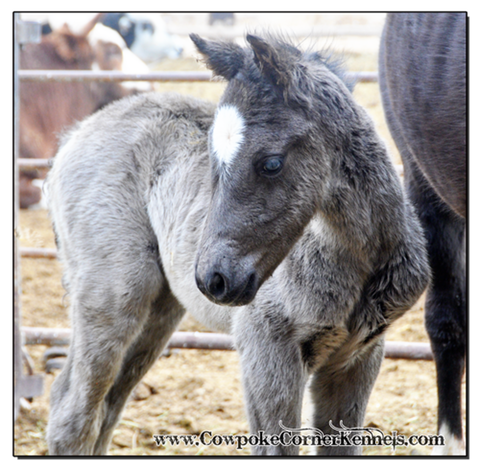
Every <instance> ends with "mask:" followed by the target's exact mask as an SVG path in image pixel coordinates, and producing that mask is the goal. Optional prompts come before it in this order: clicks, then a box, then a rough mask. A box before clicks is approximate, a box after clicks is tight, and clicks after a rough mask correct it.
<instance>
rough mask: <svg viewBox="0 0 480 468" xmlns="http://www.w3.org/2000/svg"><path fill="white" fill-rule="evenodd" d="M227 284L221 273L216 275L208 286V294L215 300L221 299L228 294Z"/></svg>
mask: <svg viewBox="0 0 480 468" xmlns="http://www.w3.org/2000/svg"><path fill="white" fill-rule="evenodd" d="M226 289H227V283H226V281H225V278H224V277H223V276H222V275H221V274H220V273H214V274H213V275H212V277H211V278H210V281H209V282H208V285H207V290H208V292H209V293H210V294H211V295H212V296H213V297H214V298H215V299H221V298H222V297H223V296H224V295H225V292H226Z"/></svg>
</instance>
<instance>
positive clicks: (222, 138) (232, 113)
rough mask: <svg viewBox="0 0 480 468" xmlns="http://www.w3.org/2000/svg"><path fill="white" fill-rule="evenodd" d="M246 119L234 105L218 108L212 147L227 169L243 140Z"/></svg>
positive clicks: (221, 163) (213, 129)
mask: <svg viewBox="0 0 480 468" xmlns="http://www.w3.org/2000/svg"><path fill="white" fill-rule="evenodd" d="M244 129H245V121H244V119H243V117H242V116H241V115H240V113H239V112H238V109H237V108H236V107H233V106H229V105H225V106H222V107H219V108H218V109H217V112H216V115H215V120H214V122H213V128H212V149H213V154H214V156H215V157H216V158H217V160H218V162H219V163H220V165H221V166H224V167H225V168H226V169H227V170H228V168H229V166H230V165H231V164H232V161H233V159H234V158H235V156H236V154H237V153H238V150H239V149H240V145H241V144H242V141H243V132H244Z"/></svg>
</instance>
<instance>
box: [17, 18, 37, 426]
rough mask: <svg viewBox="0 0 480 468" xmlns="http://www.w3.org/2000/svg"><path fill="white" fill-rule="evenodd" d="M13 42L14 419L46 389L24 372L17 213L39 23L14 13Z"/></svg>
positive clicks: (35, 378) (35, 377) (33, 377)
mask: <svg viewBox="0 0 480 468" xmlns="http://www.w3.org/2000/svg"><path fill="white" fill-rule="evenodd" d="M13 34H14V37H13V42H14V52H13V55H14V58H13V59H14V65H13V66H14V143H13V145H14V161H13V166H14V167H13V171H14V226H13V227H14V232H13V246H14V247H13V268H14V280H13V282H14V286H13V287H14V298H13V301H14V304H13V308H14V333H13V346H14V350H13V353H14V373H13V382H14V384H13V385H14V420H16V419H17V416H18V413H19V410H20V398H21V397H27V398H30V397H33V396H37V395H41V394H42V393H43V376H42V375H24V374H23V363H22V335H21V332H20V324H21V304H20V297H21V286H20V284H21V281H20V257H19V248H18V235H19V231H18V226H19V221H18V215H19V208H20V202H19V173H18V164H17V160H18V145H19V130H18V129H19V122H20V115H19V111H20V94H19V93H20V91H19V79H18V67H19V58H20V57H19V54H20V44H25V43H27V42H39V41H40V24H37V23H32V22H26V21H21V20H20V14H19V13H15V14H14V15H13Z"/></svg>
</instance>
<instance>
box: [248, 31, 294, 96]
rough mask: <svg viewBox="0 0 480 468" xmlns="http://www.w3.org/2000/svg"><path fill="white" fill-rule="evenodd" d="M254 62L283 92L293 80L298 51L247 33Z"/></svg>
mask: <svg viewBox="0 0 480 468" xmlns="http://www.w3.org/2000/svg"><path fill="white" fill-rule="evenodd" d="M246 39H247V41H248V42H249V44H250V46H251V47H252V50H253V53H254V60H255V64H256V65H257V67H258V68H259V70H260V72H261V73H262V75H263V76H264V77H265V78H267V79H268V80H269V81H270V82H271V83H272V84H273V85H275V86H279V87H280V88H281V90H282V92H283V93H284V94H285V93H286V92H288V89H289V88H290V87H291V85H292V84H293V81H294V76H295V69H296V67H297V63H298V56H299V55H301V53H300V51H299V50H298V49H296V48H294V47H293V46H290V47H287V46H285V47H282V48H276V47H274V46H273V45H271V44H269V43H268V42H267V41H265V40H264V39H262V38H260V37H257V36H253V35H252V34H247V38H246Z"/></svg>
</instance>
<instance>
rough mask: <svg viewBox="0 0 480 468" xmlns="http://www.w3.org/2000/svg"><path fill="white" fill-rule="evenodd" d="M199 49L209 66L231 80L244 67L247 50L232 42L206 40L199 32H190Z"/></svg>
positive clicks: (217, 73)
mask: <svg viewBox="0 0 480 468" xmlns="http://www.w3.org/2000/svg"><path fill="white" fill-rule="evenodd" d="M190 39H191V40H192V41H193V42H194V44H195V46H196V47H197V50H198V51H199V52H200V53H201V54H202V55H203V56H204V57H205V62H206V64H207V67H208V68H210V70H212V71H213V73H215V75H220V76H223V77H224V78H226V79H227V80H231V79H232V78H233V77H234V76H235V75H236V74H237V73H238V71H239V70H240V69H241V68H242V66H243V63H244V59H245V52H244V51H243V49H242V48H241V47H240V46H239V45H237V44H234V43H231V42H216V41H206V40H205V39H202V38H201V37H200V36H198V35H197V34H190Z"/></svg>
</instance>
